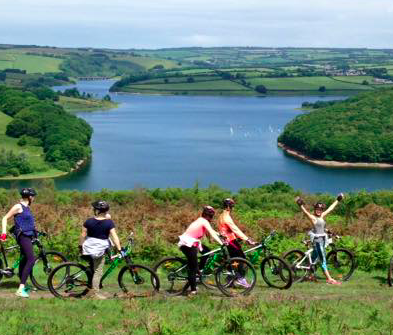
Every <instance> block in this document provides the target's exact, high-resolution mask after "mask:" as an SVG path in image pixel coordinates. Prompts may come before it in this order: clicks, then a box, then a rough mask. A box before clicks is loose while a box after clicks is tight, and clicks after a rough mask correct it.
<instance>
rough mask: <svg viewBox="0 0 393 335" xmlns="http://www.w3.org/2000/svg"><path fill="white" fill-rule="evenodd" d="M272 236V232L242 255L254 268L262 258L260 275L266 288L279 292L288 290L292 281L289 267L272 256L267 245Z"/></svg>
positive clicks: (273, 232)
mask: <svg viewBox="0 0 393 335" xmlns="http://www.w3.org/2000/svg"><path fill="white" fill-rule="evenodd" d="M274 236H276V232H275V231H272V232H271V233H270V234H269V235H268V236H267V237H265V238H264V239H263V240H262V241H261V242H260V243H259V244H258V245H257V246H255V247H252V248H251V249H248V250H245V251H244V253H245V255H246V257H247V259H248V260H249V261H250V262H251V264H253V265H254V266H256V265H257V264H258V262H259V259H260V257H261V255H263V256H264V258H263V259H262V261H261V275H262V278H263V280H264V281H265V283H266V284H267V285H268V286H270V287H274V288H278V289H281V290H283V289H289V288H290V287H291V285H292V281H293V279H292V271H291V267H290V266H289V265H288V264H287V262H286V261H285V260H283V259H282V258H280V257H278V256H275V255H273V254H272V252H271V250H270V248H269V247H268V245H267V243H268V242H269V241H270V240H271V239H272V238H273V237H274ZM248 254H250V255H248Z"/></svg>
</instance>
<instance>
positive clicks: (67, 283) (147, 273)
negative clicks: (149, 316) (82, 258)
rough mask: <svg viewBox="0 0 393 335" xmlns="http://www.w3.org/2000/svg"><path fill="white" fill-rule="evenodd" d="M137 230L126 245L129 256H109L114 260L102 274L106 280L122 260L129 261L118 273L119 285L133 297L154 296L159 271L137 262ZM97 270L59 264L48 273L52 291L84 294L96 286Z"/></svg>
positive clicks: (65, 294) (74, 295) (60, 294)
mask: <svg viewBox="0 0 393 335" xmlns="http://www.w3.org/2000/svg"><path fill="white" fill-rule="evenodd" d="M132 236H133V234H132V233H131V234H130V236H129V237H128V243H127V246H126V247H125V256H124V257H121V256H120V255H115V256H111V255H110V256H108V258H107V260H108V261H109V263H110V266H109V268H108V269H107V270H106V272H105V273H104V275H103V276H102V278H101V283H100V286H101V287H102V286H103V281H104V280H105V279H106V278H107V277H108V276H109V275H110V274H111V273H112V272H113V271H114V270H115V269H116V268H117V267H118V266H119V265H120V264H121V263H122V260H123V259H124V260H125V262H126V265H125V266H124V267H122V268H121V269H120V272H119V274H118V278H117V281H118V285H119V286H120V288H121V289H122V291H123V292H124V293H126V294H128V295H129V296H131V297H148V296H152V295H153V294H155V293H156V292H158V290H159V289H160V280H159V278H158V276H157V275H156V273H155V272H154V271H153V270H152V269H150V268H149V267H147V266H144V265H139V264H133V262H132V258H131V254H132V245H133V237H132ZM92 279H93V274H92V272H91V269H90V267H86V266H84V265H83V264H80V263H76V262H67V263H64V264H61V265H59V266H58V267H56V268H55V269H54V270H53V271H52V272H51V273H50V275H49V277H48V287H49V290H50V292H51V293H52V294H53V295H54V296H55V297H58V298H80V297H83V296H84V295H86V294H87V292H88V291H89V290H90V289H91V287H92Z"/></svg>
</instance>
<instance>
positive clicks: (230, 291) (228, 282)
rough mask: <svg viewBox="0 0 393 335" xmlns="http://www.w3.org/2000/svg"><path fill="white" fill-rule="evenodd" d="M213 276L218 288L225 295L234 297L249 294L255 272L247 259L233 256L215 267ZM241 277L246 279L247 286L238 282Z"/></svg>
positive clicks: (253, 284) (253, 282) (255, 276)
mask: <svg viewBox="0 0 393 335" xmlns="http://www.w3.org/2000/svg"><path fill="white" fill-rule="evenodd" d="M215 278H216V284H217V287H218V289H219V290H220V291H221V292H222V293H223V294H224V295H226V296H227V297H234V296H239V295H246V294H249V293H250V292H251V291H252V290H253V288H254V287H255V284H256V279H257V274H256V271H255V269H254V266H253V265H252V264H251V263H250V262H249V261H248V260H246V259H244V258H241V257H234V258H230V259H228V260H227V261H226V262H225V263H224V264H223V265H221V266H220V267H219V268H218V269H217V271H216V273H215ZM241 278H243V279H245V280H246V284H247V285H248V286H247V287H246V286H243V285H240V284H239V279H241Z"/></svg>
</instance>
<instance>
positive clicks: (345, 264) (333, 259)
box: [326, 248, 356, 281]
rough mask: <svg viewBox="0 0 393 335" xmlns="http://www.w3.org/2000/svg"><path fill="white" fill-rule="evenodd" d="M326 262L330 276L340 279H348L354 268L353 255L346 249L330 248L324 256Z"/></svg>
mask: <svg viewBox="0 0 393 335" xmlns="http://www.w3.org/2000/svg"><path fill="white" fill-rule="evenodd" d="M344 255H345V256H344ZM326 262H327V267H328V271H329V273H330V275H331V276H332V278H334V279H337V280H340V281H347V280H349V278H351V276H352V274H353V272H354V271H355V268H356V262H355V255H354V254H353V253H352V252H351V251H350V250H348V249H343V248H339V249H335V250H331V251H330V252H329V253H328V254H327V256H326Z"/></svg>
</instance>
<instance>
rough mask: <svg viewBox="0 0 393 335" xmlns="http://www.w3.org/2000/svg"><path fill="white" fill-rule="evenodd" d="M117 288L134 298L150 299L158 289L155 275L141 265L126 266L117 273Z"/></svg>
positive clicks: (158, 284) (158, 281)
mask: <svg viewBox="0 0 393 335" xmlns="http://www.w3.org/2000/svg"><path fill="white" fill-rule="evenodd" d="M118 282H119V286H120V287H121V289H122V290H123V292H124V293H127V294H128V295H130V296H132V297H135V298H141V297H151V296H152V295H154V294H155V293H157V292H158V290H159V289H160V279H159V278H158V276H157V275H156V273H155V272H154V271H153V270H152V269H150V268H148V267H147V266H143V265H137V264H132V265H126V266H125V267H123V268H122V269H121V270H120V272H119V277H118Z"/></svg>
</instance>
